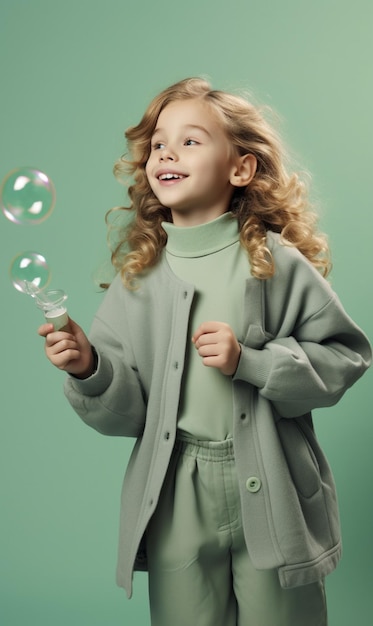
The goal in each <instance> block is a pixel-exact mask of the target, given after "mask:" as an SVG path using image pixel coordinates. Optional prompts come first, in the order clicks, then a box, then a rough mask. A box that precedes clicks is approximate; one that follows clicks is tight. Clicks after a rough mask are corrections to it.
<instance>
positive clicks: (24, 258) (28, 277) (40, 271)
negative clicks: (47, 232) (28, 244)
mask: <svg viewBox="0 0 373 626" xmlns="http://www.w3.org/2000/svg"><path fill="white" fill-rule="evenodd" d="M9 274H10V278H11V281H12V283H13V285H14V287H15V288H16V289H17V290H18V291H21V292H22V293H26V294H30V293H31V292H32V291H35V290H39V289H43V288H44V287H46V286H47V285H48V283H49V281H50V270H49V267H48V264H47V262H46V260H45V258H44V257H43V255H42V254H40V253H39V252H29V251H27V252H22V253H21V254H19V255H18V256H16V257H15V258H14V259H13V261H12V263H11V265H10V269H9Z"/></svg>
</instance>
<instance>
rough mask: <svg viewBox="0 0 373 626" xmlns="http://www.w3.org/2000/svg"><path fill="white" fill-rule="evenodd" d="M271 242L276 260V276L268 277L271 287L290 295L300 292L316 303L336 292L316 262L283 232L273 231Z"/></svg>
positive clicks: (268, 243)
mask: <svg viewBox="0 0 373 626" xmlns="http://www.w3.org/2000/svg"><path fill="white" fill-rule="evenodd" d="M267 246H268V249H269V250H270V252H271V254H272V256H273V260H274V264H275V273H274V276H273V277H272V278H269V279H268V280H267V281H266V283H267V287H268V288H269V289H270V290H275V291H280V292H282V293H283V294H284V295H285V296H286V297H288V296H290V295H292V296H294V295H297V296H299V297H300V298H307V299H310V300H311V301H312V300H313V301H314V303H315V306H316V307H317V306H323V304H325V303H326V302H327V301H328V300H330V299H331V298H333V297H334V296H335V294H334V292H333V290H332V288H331V286H330V284H329V282H328V281H327V280H326V279H325V278H324V277H323V276H322V275H321V274H320V272H319V271H318V270H317V269H316V268H315V267H314V265H313V264H312V263H311V262H310V261H309V260H308V259H307V258H306V257H305V256H304V255H303V254H302V253H301V252H300V251H299V250H298V248H296V247H295V246H294V245H292V244H291V243H289V242H287V241H286V240H284V239H283V238H282V237H281V235H280V234H278V233H274V232H272V231H269V232H268V234H267Z"/></svg>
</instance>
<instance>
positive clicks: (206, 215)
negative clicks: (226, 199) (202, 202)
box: [171, 208, 227, 228]
mask: <svg viewBox="0 0 373 626" xmlns="http://www.w3.org/2000/svg"><path fill="white" fill-rule="evenodd" d="M226 212H227V211H226V210H223V209H221V208H213V209H207V210H206V208H204V209H195V210H194V211H191V212H188V213H183V212H182V211H175V210H172V209H171V215H172V222H173V224H174V226H178V227H181V228H182V227H189V226H200V225H201V224H207V223H208V222H212V221H213V220H215V219H216V218H218V217H220V216H221V215H224V213H226Z"/></svg>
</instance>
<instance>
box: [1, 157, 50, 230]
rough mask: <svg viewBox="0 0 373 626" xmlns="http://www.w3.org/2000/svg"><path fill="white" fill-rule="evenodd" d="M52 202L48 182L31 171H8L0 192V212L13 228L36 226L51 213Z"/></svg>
mask: <svg viewBox="0 0 373 626" xmlns="http://www.w3.org/2000/svg"><path fill="white" fill-rule="evenodd" d="M55 199H56V193H55V188H54V185H53V183H52V181H51V179H50V178H48V176H47V175H46V174H44V172H41V171H40V170H37V169H34V168H32V167H20V168H18V169H15V170H12V171H11V172H9V174H7V176H6V177H5V178H4V180H3V182H2V185H1V188H0V201H1V208H2V211H3V213H4V215H5V217H6V218H7V219H8V220H10V221H11V222H13V223H14V224H40V222H43V221H44V220H46V219H47V218H48V217H49V216H50V214H51V213H52V211H53V207H54V203H55Z"/></svg>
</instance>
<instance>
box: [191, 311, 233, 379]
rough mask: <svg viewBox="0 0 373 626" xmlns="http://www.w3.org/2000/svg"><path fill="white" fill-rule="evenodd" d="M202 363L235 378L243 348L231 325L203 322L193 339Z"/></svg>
mask: <svg viewBox="0 0 373 626" xmlns="http://www.w3.org/2000/svg"><path fill="white" fill-rule="evenodd" d="M192 342H193V343H194V345H195V347H196V349H197V350H198V354H199V355H200V356H201V357H202V363H203V364H204V365H206V366H207V367H216V368H217V369H218V370H220V371H221V373H222V374H225V376H233V374H234V373H235V371H236V369H237V365H238V361H239V358H240V355H241V347H240V344H239V343H238V341H237V339H236V336H235V334H234V332H233V331H232V329H231V327H230V326H229V324H225V323H224V322H203V324H201V325H200V326H199V328H197V330H196V331H195V333H194V334H193V337H192Z"/></svg>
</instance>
